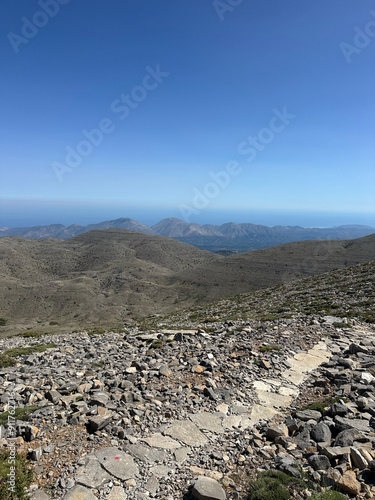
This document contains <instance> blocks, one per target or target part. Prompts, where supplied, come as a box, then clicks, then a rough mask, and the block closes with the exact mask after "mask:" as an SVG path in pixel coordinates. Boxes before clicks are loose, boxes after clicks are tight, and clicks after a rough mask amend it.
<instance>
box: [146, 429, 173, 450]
mask: <svg viewBox="0 0 375 500" xmlns="http://www.w3.org/2000/svg"><path fill="white" fill-rule="evenodd" d="M143 441H145V442H146V443H147V444H148V445H149V446H153V447H155V448H162V449H163V450H174V449H176V448H181V445H180V443H178V442H177V441H175V440H174V439H171V438H170V437H169V436H163V435H162V434H160V433H155V434H153V435H152V436H150V437H148V438H145V439H143Z"/></svg>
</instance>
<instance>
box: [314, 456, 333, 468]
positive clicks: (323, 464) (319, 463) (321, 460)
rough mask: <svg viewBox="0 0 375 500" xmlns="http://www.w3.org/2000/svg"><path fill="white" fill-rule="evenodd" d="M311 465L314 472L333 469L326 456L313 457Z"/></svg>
mask: <svg viewBox="0 0 375 500" xmlns="http://www.w3.org/2000/svg"><path fill="white" fill-rule="evenodd" d="M309 464H310V465H311V467H312V468H313V469H314V470H328V469H329V468H330V467H331V462H330V461H329V459H328V457H327V456H326V455H311V456H310V457H309Z"/></svg>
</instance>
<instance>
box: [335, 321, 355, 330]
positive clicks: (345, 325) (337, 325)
mask: <svg viewBox="0 0 375 500" xmlns="http://www.w3.org/2000/svg"><path fill="white" fill-rule="evenodd" d="M332 325H333V326H334V327H335V328H352V325H349V323H344V322H341V321H334V322H333V323H332Z"/></svg>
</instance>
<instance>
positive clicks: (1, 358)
mask: <svg viewBox="0 0 375 500" xmlns="http://www.w3.org/2000/svg"><path fill="white" fill-rule="evenodd" d="M15 364H16V361H15V360H14V359H13V358H11V357H10V356H7V355H6V354H0V368H7V367H8V366H14V365H15Z"/></svg>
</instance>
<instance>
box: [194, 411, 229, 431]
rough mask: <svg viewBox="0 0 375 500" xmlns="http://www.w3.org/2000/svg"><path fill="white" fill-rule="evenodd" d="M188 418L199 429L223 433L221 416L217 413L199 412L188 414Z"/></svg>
mask: <svg viewBox="0 0 375 500" xmlns="http://www.w3.org/2000/svg"><path fill="white" fill-rule="evenodd" d="M190 419H191V420H192V421H193V422H194V423H195V424H196V425H197V426H198V428H199V429H204V430H207V431H211V432H214V433H215V434H222V433H224V428H223V426H222V425H221V422H222V418H221V416H219V415H215V414H214V413H208V412H199V413H195V414H193V415H190Z"/></svg>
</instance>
